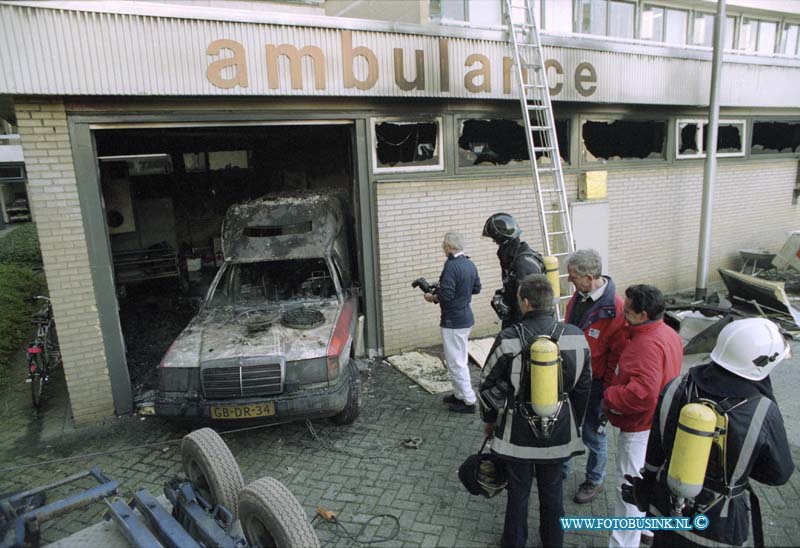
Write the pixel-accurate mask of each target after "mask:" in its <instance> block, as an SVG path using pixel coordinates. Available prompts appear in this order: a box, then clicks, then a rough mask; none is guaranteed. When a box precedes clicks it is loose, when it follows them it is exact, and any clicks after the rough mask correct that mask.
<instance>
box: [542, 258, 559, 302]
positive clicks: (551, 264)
mask: <svg viewBox="0 0 800 548" xmlns="http://www.w3.org/2000/svg"><path fill="white" fill-rule="evenodd" d="M542 261H543V262H544V273H545V276H547V281H549V282H550V286H551V287H552V288H553V295H555V297H556V298H558V296H559V295H561V286H560V282H559V278H558V259H557V258H556V257H552V256H550V255H548V256H547V257H543V258H542Z"/></svg>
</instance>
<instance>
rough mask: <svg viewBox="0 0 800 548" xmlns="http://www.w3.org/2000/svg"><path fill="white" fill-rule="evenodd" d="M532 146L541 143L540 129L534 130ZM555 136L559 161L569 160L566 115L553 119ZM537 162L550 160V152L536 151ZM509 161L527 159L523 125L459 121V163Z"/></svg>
mask: <svg viewBox="0 0 800 548" xmlns="http://www.w3.org/2000/svg"><path fill="white" fill-rule="evenodd" d="M533 138H534V146H536V147H541V146H542V139H541V138H542V132H538V131H536V132H533ZM556 139H557V140H558V151H559V156H560V157H561V161H562V162H564V163H568V162H569V159H568V158H569V119H564V120H556ZM536 159H537V162H538V163H539V164H546V163H549V156H548V155H547V154H545V153H544V152H537V153H536ZM508 163H511V164H512V165H519V164H523V163H524V164H527V163H528V144H527V142H526V140H525V126H524V125H523V123H522V122H518V121H516V120H504V119H496V120H479V119H470V120H462V121H461V131H460V133H459V136H458V165H459V166H460V167H465V166H476V165H506V164H508Z"/></svg>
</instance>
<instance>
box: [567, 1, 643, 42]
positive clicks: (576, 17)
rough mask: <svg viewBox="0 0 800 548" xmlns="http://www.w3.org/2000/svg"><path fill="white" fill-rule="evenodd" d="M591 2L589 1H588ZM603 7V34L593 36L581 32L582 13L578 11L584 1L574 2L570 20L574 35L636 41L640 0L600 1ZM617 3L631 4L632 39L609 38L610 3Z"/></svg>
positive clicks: (589, 33)
mask: <svg viewBox="0 0 800 548" xmlns="http://www.w3.org/2000/svg"><path fill="white" fill-rule="evenodd" d="M588 1H591V0H588ZM602 1H603V2H604V3H605V5H604V7H605V25H604V28H603V34H594V33H591V32H583V31H582V30H581V27H582V25H583V13H582V10H581V9H580V7H581V5H582V4H583V2H584V0H574V2H573V5H572V18H573V21H574V25H573V29H574V32H575V34H582V35H584V36H605V37H606V38H612V39H614V40H636V37H637V36H638V34H639V17H640V13H641V4H640V0H602ZM612 1H613V2H619V3H621V4H631V5H633V37H631V38H624V37H618V36H611V35H610V34H608V22H609V19H610V16H611V14H610V11H611V2H612Z"/></svg>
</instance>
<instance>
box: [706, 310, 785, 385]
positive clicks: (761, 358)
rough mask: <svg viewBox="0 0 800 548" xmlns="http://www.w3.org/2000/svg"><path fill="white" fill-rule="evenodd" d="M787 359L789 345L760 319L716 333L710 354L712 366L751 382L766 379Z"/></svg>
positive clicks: (767, 323)
mask: <svg viewBox="0 0 800 548" xmlns="http://www.w3.org/2000/svg"><path fill="white" fill-rule="evenodd" d="M789 355H790V350H789V345H788V344H787V343H786V341H785V340H784V338H783V336H782V335H781V333H780V331H778V326H776V325H775V324H774V323H772V322H771V321H769V320H766V319H764V318H747V319H744V320H737V321H735V322H731V323H729V324H728V325H726V326H725V327H724V328H723V329H722V331H720V333H719V337H717V344H716V346H714V350H712V351H711V359H712V360H714V362H715V363H717V364H718V365H720V366H721V367H723V368H725V369H727V370H728V371H730V372H731V373H733V374H735V375H739V376H740V377H744V378H745V379H749V380H752V381H760V380H761V379H764V378H766V376H767V375H769V373H770V371H772V370H773V369H774V368H775V366H776V365H778V364H779V363H781V362H782V361H783V360H784V359H785V358H787V357H789Z"/></svg>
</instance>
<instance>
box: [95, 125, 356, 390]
mask: <svg viewBox="0 0 800 548" xmlns="http://www.w3.org/2000/svg"><path fill="white" fill-rule="evenodd" d="M353 131H354V129H353V125H352V124H320V125H307V124H303V125H299V124H292V125H285V124H281V125H258V126H234V127H231V126H226V127H183V128H175V127H167V128H142V129H107V130H106V129H97V130H95V131H94V139H95V146H96V151H97V157H98V160H99V166H100V180H101V191H102V195H103V201H104V206H105V212H104V214H105V218H106V223H107V233H108V238H109V246H110V251H111V256H112V260H113V264H114V279H115V287H116V294H117V303H118V310H119V319H120V325H121V327H122V334H123V339H124V342H125V357H126V361H127V366H128V373H129V377H130V381H131V388H132V391H133V394H134V396H135V395H137V394H139V393H141V392H142V391H144V390H147V389H151V388H156V387H157V383H158V375H157V366H158V364H159V363H160V361H161V359H162V357H163V356H164V354H165V352H166V351H167V349H168V348H169V346H170V345H171V344H172V342H173V341H174V339H175V338H176V337H177V336H178V334H179V333H180V332H181V330H182V329H183V328H184V327H185V326H186V324H187V323H188V322H189V321H190V320H191V319H192V317H193V316H194V315H195V314H196V312H197V311H198V309H199V307H200V305H201V304H202V301H203V299H204V297H205V295H206V292H207V290H208V288H209V286H210V284H211V282H212V281H213V278H214V275H215V274H216V271H217V269H218V267H219V266H220V265H221V263H222V252H221V241H220V235H221V226H222V220H223V217H224V215H225V212H226V211H227V209H228V207H230V206H231V205H233V204H237V203H241V202H245V201H247V200H251V199H255V198H258V197H261V196H264V195H265V194H269V193H273V192H292V191H300V190H323V189H336V190H338V191H342V192H344V193H346V195H347V197H348V200H349V204H350V208H351V214H354V213H355V209H354V204H355V198H356V196H355V192H356V188H355V184H354V180H355V176H354V167H353V140H354V139H353ZM354 217H355V215H354ZM356 219H357V217H356ZM358 230H359V227H358V222H356V231H355V233H354V235H356V234H358ZM351 237H354V236H351ZM350 249H351V250H354V251H355V253H353V255H354V257H353V263H354V264H353V265H352V272H353V273H354V275H355V276H356V277H358V276H359V272H361V269H360V268H359V266H360V265H359V264H356V261H357V257H360V256H361V252H360V248H359V246H358V245H357V242H355V241H351V242H350ZM356 256H357V257H356ZM356 283H358V280H356ZM362 309H363V308H362Z"/></svg>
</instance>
